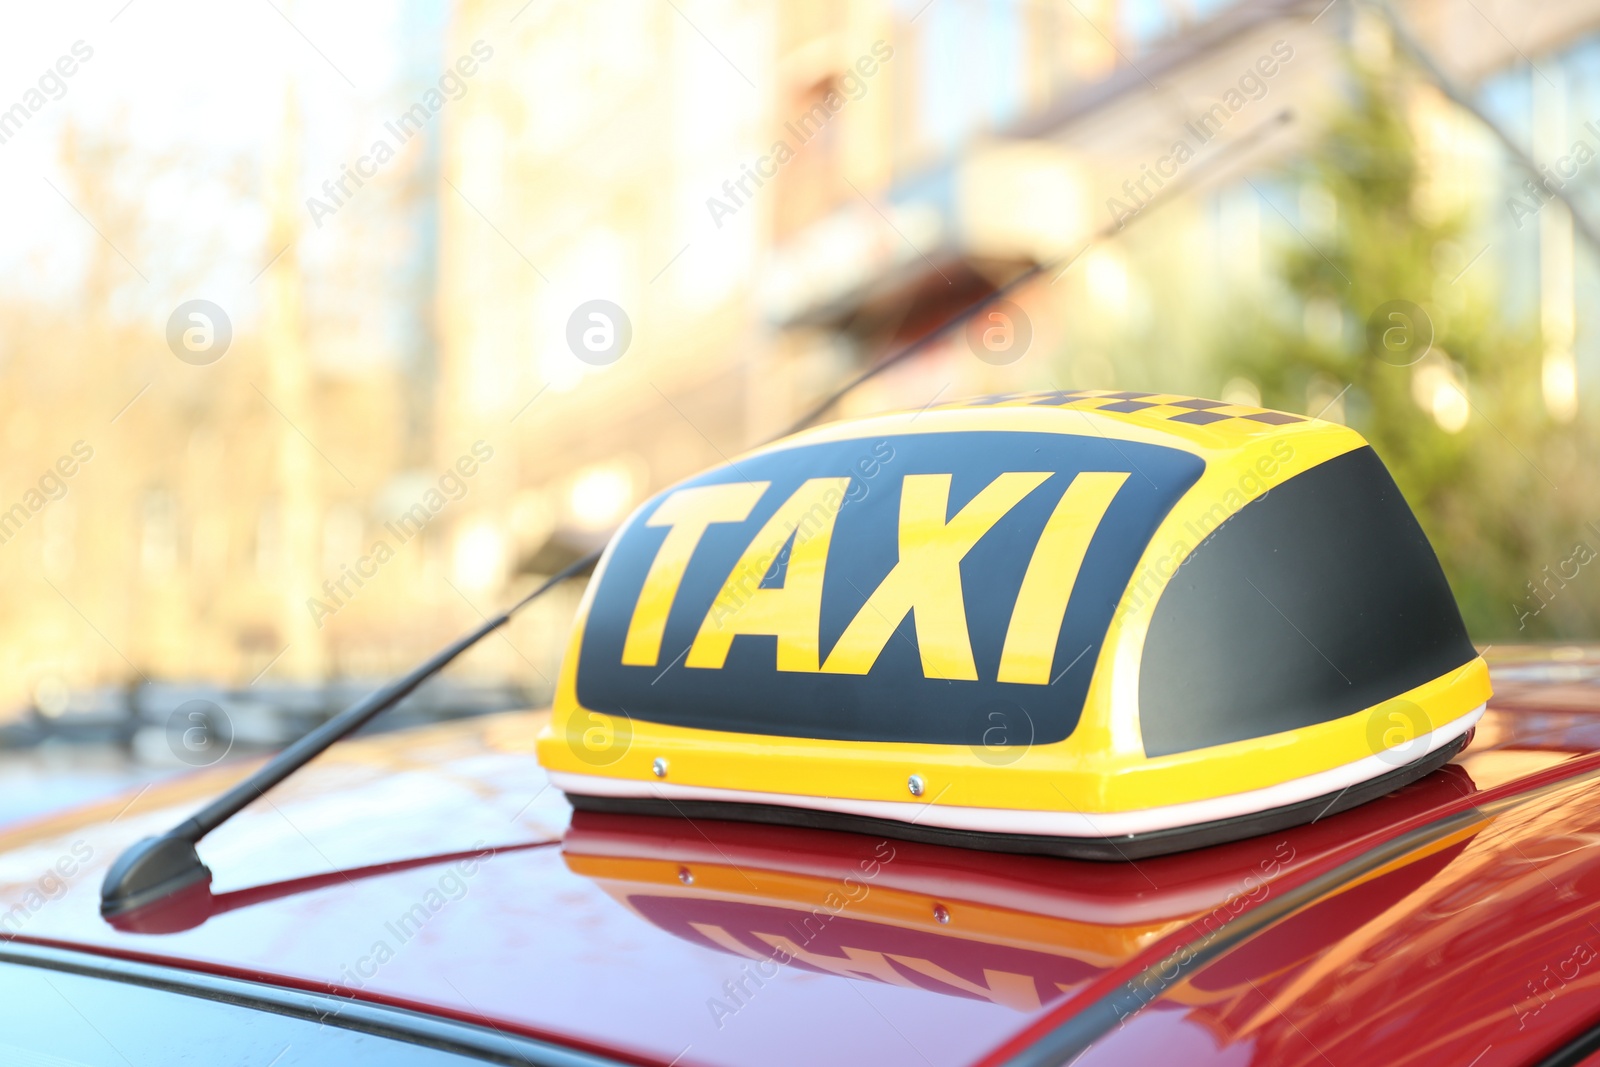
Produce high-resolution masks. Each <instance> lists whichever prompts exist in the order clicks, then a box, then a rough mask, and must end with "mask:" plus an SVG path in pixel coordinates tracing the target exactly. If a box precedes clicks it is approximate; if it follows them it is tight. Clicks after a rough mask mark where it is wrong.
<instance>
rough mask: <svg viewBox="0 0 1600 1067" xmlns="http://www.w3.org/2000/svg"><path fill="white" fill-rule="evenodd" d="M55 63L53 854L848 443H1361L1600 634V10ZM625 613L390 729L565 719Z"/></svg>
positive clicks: (5, 144)
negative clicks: (963, 414)
mask: <svg viewBox="0 0 1600 1067" xmlns="http://www.w3.org/2000/svg"><path fill="white" fill-rule="evenodd" d="M0 18H3V19H4V20H5V31H6V32H4V33H3V34H0V72H3V77H0V193H3V196H0V229H3V232H4V235H5V236H4V240H3V241H0V445H3V447H0V596H3V598H4V602H5V604H6V605H7V607H8V610H7V611H6V612H4V614H3V615H0V821H3V820H7V819H12V818H19V817H24V816H27V815H30V814H34V813H37V812H40V811H44V810H49V809H50V808H53V807H56V806H58V805H60V804H64V803H69V802H71V801H73V800H77V799H82V798H85V797H89V796H94V795H99V794H102V793H105V792H109V791H111V790H114V789H118V788H123V787H125V786H128V785H137V783H139V782H141V781H145V780H149V779H151V778H153V777H156V776H160V775H164V774H168V773H176V772H179V771H182V770H183V769H184V768H185V767H186V766H195V765H202V764H206V763H210V762H215V761H216V760H218V759H222V758H238V757H239V756H241V755H248V754H250V753H252V752H260V751H263V750H265V749H266V748H270V747H273V746H277V745H281V744H282V743H284V741H286V740H287V739H289V738H291V737H294V736H296V735H298V734H299V733H300V732H302V731H303V730H305V729H307V728H308V727H309V726H310V725H313V724H314V723H316V722H318V721H320V720H321V719H322V718H324V717H326V716H327V715H328V714H331V713H332V712H333V711H336V710H338V709H339V708H340V707H342V706H344V705H345V704H346V703H348V702H349V701H350V700H352V699H354V698H355V697H356V696H358V695H360V694H361V693H362V692H363V691H364V690H365V689H366V688H368V687H370V686H371V685H372V684H374V683H376V682H378V681H380V680H381V679H383V678H384V677H385V676H387V675H390V674H392V673H395V672H397V671H399V670H402V669H404V668H405V667H407V666H408V665H410V664H411V663H412V662H414V661H415V660H417V659H419V658H421V657H422V656H424V655H426V654H428V653H429V652H431V651H433V650H434V649H436V648H437V647H439V646H440V645H442V644H444V643H445V642H447V641H448V640H449V639H450V638H452V637H453V636H455V635H456V634H458V633H459V632H461V631H463V630H465V629H466V628H468V627H469V626H471V625H474V624H476V623H477V622H478V621H480V619H481V618H482V617H483V616H484V615H485V614H487V613H490V612H492V611H493V610H496V609H497V608H499V607H501V606H504V605H505V604H506V603H507V602H508V601H510V600H511V599H512V598H513V597H515V596H516V595H518V593H519V592H523V591H526V590H527V589H528V588H530V587H531V586H532V584H534V583H536V582H537V581H539V580H540V578H541V577H542V576H545V575H548V574H550V573H552V572H554V571H555V570H557V569H559V568H560V567H562V566H564V565H566V564H567V563H569V562H571V561H573V560H574V559H576V558H578V557H580V556H582V555H583V554H584V553H586V552H587V551H589V550H590V549H592V548H594V547H596V546H598V545H599V544H602V543H603V542H604V540H605V537H606V535H607V533H608V532H609V531H610V530H611V529H612V528H613V527H614V526H615V525H616V524H617V523H618V522H619V521H620V520H621V519H622V518H623V517H624V516H625V515H626V514H627V512H628V511H629V510H630V509H631V508H633V507H634V506H635V505H636V504H638V503H640V502H641V501H642V500H644V499H645V498H646V497H647V496H649V495H650V494H651V493H653V492H654V491H656V490H657V489H659V488H661V487H663V486H665V485H667V484H670V483H671V482H673V481H675V480H677V479H679V478H682V477H684V476H687V475H690V474H692V473H695V472H697V471H699V470H701V469H703V468H705V467H707V466H710V465H712V464H715V463H718V462H720V461H722V460H723V459H724V458H726V457H730V456H734V455H736V454H737V453H738V452H740V451H741V450H743V449H745V448H747V447H750V446H752V445H754V444H757V443H760V442H762V441H763V440H765V439H767V438H768V437H770V436H772V435H773V434H775V433H777V432H779V431H780V430H781V429H782V428H784V427H785V426H787V425H788V424H790V423H791V422H792V421H794V420H795V419H796V418H798V417H799V416H800V415H802V414H803V413H805V412H806V411H807V410H808V409H809V408H810V407H811V406H812V405H814V404H815V403H816V402H817V401H818V400H819V399H820V398H822V397H823V396H825V395H827V394H828V393H829V392H831V391H832V389H833V388H834V387H835V386H837V385H838V384H839V383H841V382H842V381H844V380H845V379H846V378H847V377H848V376H850V375H852V374H854V373H858V372H859V371H861V370H862V369H865V368H867V367H869V366H871V365H872V364H873V363H874V362H875V361H877V360H879V359H881V358H882V357H883V356H884V355H886V354H888V353H890V352H892V351H894V350H895V349H897V348H898V347H900V346H902V345H904V344H907V343H909V342H911V341H914V340H916V339H918V338H919V337H922V336H924V335H925V334H927V333H928V332H929V331H930V330H932V329H934V328H936V327H938V326H939V325H940V324H942V323H943V322H944V321H945V320H947V319H948V318H950V317H951V316H953V315H955V314H956V313H958V312H959V311H960V310H961V309H963V308H965V307H967V306H969V305H971V304H972V303H973V302H974V301H975V300H978V299H980V298H981V297H983V296H985V295H986V294H989V293H992V292H994V291H995V290H996V289H998V288H1001V287H1004V286H1006V285H1007V284H1008V283H1010V282H1011V281H1012V280H1013V279H1016V278H1018V277H1019V276H1021V275H1022V274H1023V273H1024V272H1027V271H1030V270H1033V269H1034V268H1037V267H1040V266H1041V265H1045V266H1046V267H1047V269H1045V270H1043V271H1041V272H1039V273H1038V275H1037V276H1036V277H1033V278H1030V279H1028V280H1026V281H1025V282H1024V283H1023V284H1021V285H1019V286H1018V287H1017V288H1016V289H1015V291H1013V292H1010V293H1008V294H1007V299H1008V300H1010V301H1011V303H1012V305H1013V308H1014V313H1013V314H1012V317H1011V319H1009V320H1008V323H1009V325H1008V327H1007V328H1008V329H1011V328H1015V329H1017V330H1018V333H1017V336H1018V337H1021V336H1024V335H1025V337H1026V339H1025V341H1020V342H1013V343H1012V347H1010V348H1008V349H1006V350H1005V351H1003V352H1001V353H999V358H997V354H996V353H995V352H994V351H987V352H985V351H984V350H983V346H982V345H981V344H977V343H974V342H973V340H972V336H973V334H971V333H969V332H968V331H966V330H963V329H960V328H957V329H955V330H952V331H949V332H947V333H946V334H944V335H941V336H940V337H938V338H937V339H936V340H934V341H933V343H932V344H930V345H929V347H928V349H927V350H926V351H925V352H924V353H923V354H922V355H920V356H918V357H917V358H915V359H913V360H910V361H908V362H906V363H904V364H902V365H899V366H897V367H895V368H894V369H892V370H890V371H888V372H886V373H884V374H883V375H881V376H879V377H877V378H875V379H874V380H873V381H872V382H870V383H869V384H868V385H866V386H864V387H863V388H861V389H860V390H858V391H856V392H855V393H853V394H852V395H851V396H849V397H848V398H847V399H846V400H845V401H844V402H843V403H842V404H840V405H839V406H838V408H837V409H836V414H839V415H857V414H864V413H869V412H873V411H881V410H891V409H900V408H920V407H923V406H924V405H928V404H930V403H933V402H935V401H939V400H951V399H957V398H960V397H964V396H971V395H981V394H985V393H1002V392H1013V391H1021V390H1034V389H1039V390H1048V389H1058V388H1075V387H1077V388H1102V389H1117V390H1133V391H1160V392H1182V393H1192V394H1196V395H1200V396H1208V397H1215V398H1219V399H1225V400H1229V401H1233V402H1240V403H1257V402H1259V403H1261V404H1264V405H1266V406H1269V407H1276V408H1282V409H1285V410H1288V411H1293V412H1299V413H1305V414H1310V415H1317V416H1320V417H1322V418H1324V419H1333V420H1337V421H1341V422H1345V423H1348V424H1349V425H1351V426H1354V427H1355V428H1357V429H1358V430H1360V431H1361V432H1362V433H1363V434H1365V435H1366V436H1367V437H1368V439H1369V440H1371V441H1372V443H1373V444H1374V446H1375V447H1376V448H1377V450H1378V452H1379V453H1380V454H1381V455H1382V457H1383V459H1384V460H1385V462H1386V463H1388V465H1389V466H1390V468H1391V470H1392V471H1393V472H1394V474H1395V476H1396V478H1397V480H1398V481H1399V483H1400V485H1401V487H1402V489H1403V490H1404V491H1405V493H1406V495H1407V498H1408V499H1409V500H1410V502H1411V504H1412V505H1413V507H1414V508H1416V510H1417V511H1418V513H1419V515H1420V517H1421V519H1422V522H1423V524H1424V526H1425V527H1426V529H1427V531H1428V534H1429V536H1430V537H1431V538H1432V539H1433V542H1434V544H1435V545H1436V546H1437V547H1438V549H1439V551H1440V554H1441V556H1442V558H1443V561H1444V565H1445V569H1446V571H1447V573H1448V574H1449V577H1450V580H1451V583H1452V585H1453V587H1454V589H1455V592H1456V595H1457V597H1458V599H1459V600H1460V602H1461V605H1462V609H1463V611H1464V613H1465V615H1466V618H1467V622H1468V625H1469V628H1470V629H1471V632H1472V634H1473V637H1474V639H1475V640H1476V641H1478V642H1479V644H1480V645H1488V644H1500V645H1510V644H1519V643H1528V642H1535V641H1544V642H1548V641H1555V642H1564V643H1577V642H1581V641H1584V640H1587V639H1592V638H1593V637H1594V636H1595V635H1596V633H1597V631H1600V566H1591V564H1593V563H1594V562H1595V561H1596V560H1597V558H1600V448H1597V439H1596V438H1597V434H1596V426H1597V421H1596V420H1597V417H1600V310H1597V309H1600V301H1597V297H1600V243H1597V242H1600V195H1597V190H1600V162H1597V161H1596V157H1597V154H1600V0H1544V2H1540V3H1537V4H1535V3H1531V2H1528V0H1521V2H1516V0H1395V2H1394V3H1392V4H1373V3H1368V2H1362V0H1332V2H1329V0H1311V2H1306V3H1301V2H1298V0H1237V2H1233V3H1230V2H1227V0H581V2H580V0H498V2H494V3H486V2H478V0H460V2H456V3H449V2H446V0H391V2H389V3H381V2H378V0H348V2H345V3H340V4H332V5H330V4H311V3H307V2H303V0H302V2H294V0H245V2H241V3H236V4H210V3H202V2H198V0H193V2H185V0H131V2H130V0H106V2H103V3H102V2H95V3H85V4H73V5H32V6H28V7H25V8H18V7H15V6H13V7H12V8H10V9H8V10H7V11H6V13H5V14H4V15H3V16H0ZM581 593H582V589H581V583H572V584H571V585H570V587H569V588H564V589H562V590H559V591H558V592H557V593H556V594H555V595H552V596H550V597H549V598H547V599H546V600H545V601H544V602H541V603H540V604H538V605H536V606H535V607H534V608H533V609H532V610H530V611H528V612H527V613H525V614H524V615H523V616H522V617H521V618H520V619H519V620H518V621H517V622H516V623H515V624H514V625H513V626H512V627H510V628H509V629H508V630H507V631H506V632H505V634H504V638H503V639H492V640H489V641H487V642H485V643H484V644H483V645H482V646H481V647H480V648H479V649H477V650H475V651H474V652H473V653H471V654H470V655H469V656H467V657H466V658H465V659H464V660H463V661H462V662H461V663H460V664H459V665H458V666H457V667H456V668H454V669H452V671H451V672H449V673H448V674H447V675H446V676H444V677H443V678H441V679H440V680H439V681H438V682H437V683H435V684H433V685H430V686H429V687H426V688H425V689H424V690H423V691H422V692H421V693H420V694H419V695H418V696H417V697H416V698H415V699H414V700H413V701H412V702H411V703H410V704H408V705H407V706H406V707H405V708H403V709H402V710H401V711H400V712H399V713H398V714H396V715H395V716H394V717H393V722H391V723H390V725H395V724H400V723H404V722H416V721H419V720H425V719H430V718H438V717H444V716H452V715H463V714H472V713H475V712H479V711H488V710H498V709H503V708H509V707H519V706H527V705H530V704H538V703H540V702H543V701H545V700H547V699H548V697H549V694H550V692H551V686H552V683H553V681H554V679H555V676H556V673H557V670H558V665H559V660H560V656H561V653H562V650H563V647H564V639H565V634H566V627H567V625H568V623H569V621H570V619H571V617H572V614H573V611H574V609H575V606H576V603H577V599H578V597H579V596H580V595H581Z"/></svg>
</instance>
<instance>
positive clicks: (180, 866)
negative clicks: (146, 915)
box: [100, 834, 211, 916]
mask: <svg viewBox="0 0 1600 1067" xmlns="http://www.w3.org/2000/svg"><path fill="white" fill-rule="evenodd" d="M210 881H211V869H210V868H209V867H207V866H206V865H205V864H204V863H201V862H200V854H199V853H198V852H196V851H195V848H194V842H193V841H190V840H188V839H187V838H183V837H176V836H173V835H172V834H164V835H162V836H161V837H147V838H145V839H144V840H143V841H140V842H139V843H137V844H135V845H133V846H132V847H130V848H128V849H127V850H126V851H125V852H123V853H122V855H120V856H118V857H117V861H116V862H115V863H113V864H112V865H111V869H110V870H108V871H107V872H106V880H105V881H104V882H103V883H101V886H100V914H101V915H104V916H111V915H120V914H123V913H125V912H129V911H133V910H134V909H136V908H142V907H144V906H145V905H147V904H151V903H154V902H155V901H158V900H161V899H163V898H165V897H168V896H170V895H172V894H173V893H176V892H178V891H179V890H181V889H187V888H188V887H189V886H192V885H195V884H196V883H199V882H206V883H209V882H210Z"/></svg>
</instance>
